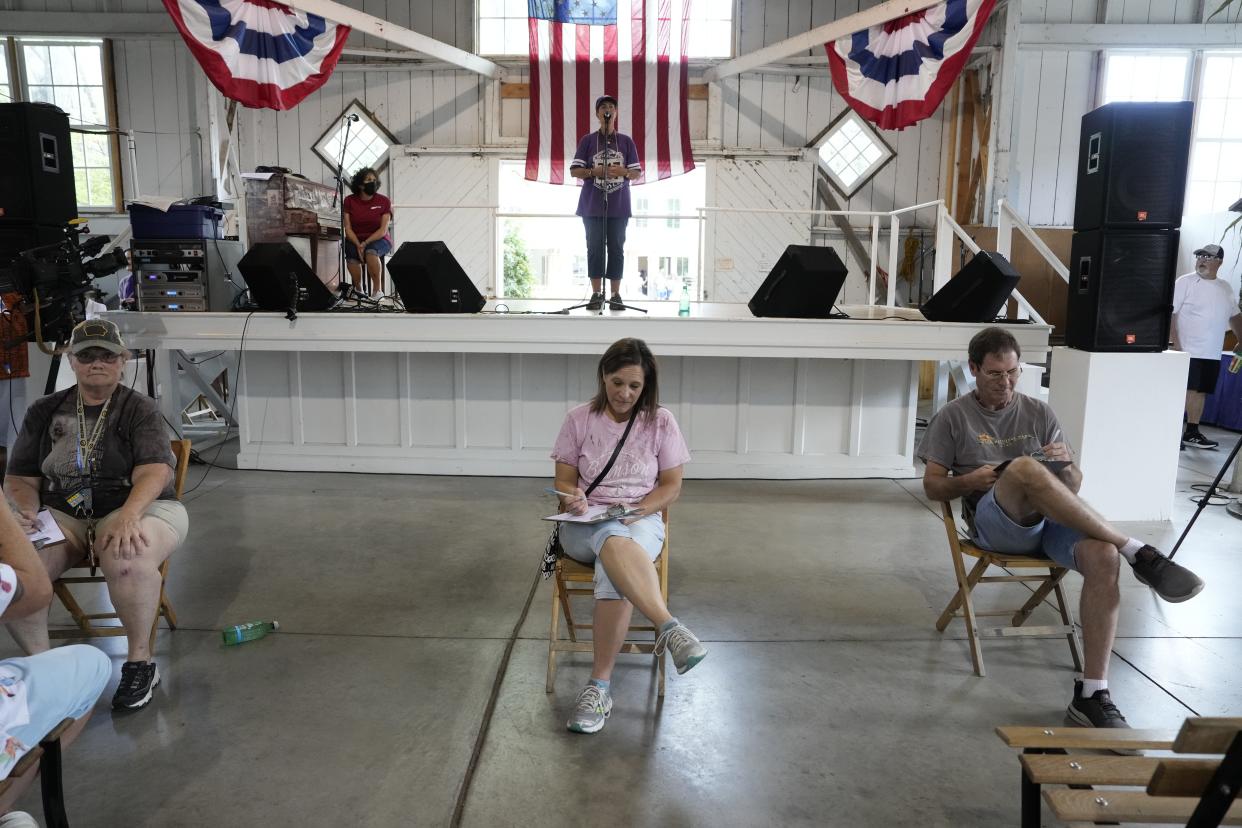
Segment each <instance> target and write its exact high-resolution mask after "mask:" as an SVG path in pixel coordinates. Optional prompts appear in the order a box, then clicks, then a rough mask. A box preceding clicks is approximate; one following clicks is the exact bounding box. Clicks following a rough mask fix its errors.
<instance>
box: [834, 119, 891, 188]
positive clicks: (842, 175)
mask: <svg viewBox="0 0 1242 828" xmlns="http://www.w3.org/2000/svg"><path fill="white" fill-rule="evenodd" d="M894 155H896V153H894V152H893V150H892V148H891V147H890V146H889V145H888V144H886V143H884V139H883V138H881V137H880V136H879V135H878V134H877V133H876V131H875V130H874V129H872V128H871V125H870V124H868V123H867V122H866V121H864V120H863V119H862V117H861V116H860V115H859V114H858V113H857V112H855V111H854V110H852V109H847V110H846V111H845V112H843V113H842V114H841V115H840V116H839V117H838V118H837V119H836V120H835V121H833V122H832V126H831V127H829V129H828V132H827V134H825V135H824V138H823V140H822V141H821V142H820V145H819V158H820V161H821V162H823V167H824V169H825V171H826V172H827V173H828V179H829V180H830V181H831V182H832V184H833V186H834V187H836V188H837V189H838V190H840V191H841V194H842V195H844V196H845V197H846V198H848V197H849V196H852V195H853V194H854V193H856V192H857V191H858V188H859V187H861V186H862V185H864V184H866V183H867V181H869V180H870V179H871V177H872V176H873V175H875V174H876V173H877V172H879V171H880V170H881V169H882V168H883V167H884V165H885V164H887V163H888V162H889V161H890V160H892V158H893V156H894Z"/></svg>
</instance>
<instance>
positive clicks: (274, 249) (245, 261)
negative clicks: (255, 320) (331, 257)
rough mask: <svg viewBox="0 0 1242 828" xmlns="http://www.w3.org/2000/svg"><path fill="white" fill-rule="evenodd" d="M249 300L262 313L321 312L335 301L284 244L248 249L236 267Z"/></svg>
mask: <svg viewBox="0 0 1242 828" xmlns="http://www.w3.org/2000/svg"><path fill="white" fill-rule="evenodd" d="M237 269H238V270H239V271H241V275H242V278H243V279H245V280H246V287H248V288H250V299H251V301H252V302H254V304H256V305H258V306H259V307H260V308H261V309H263V310H266V311H290V310H293V311H322V310H327V309H328V308H330V307H332V305H333V304H335V302H336V297H335V296H333V295H332V291H330V290H328V289H327V287H325V286H324V283H323V282H321V281H319V277H318V276H316V275H315V271H313V270H311V269H310V265H308V264H307V263H306V260H305V259H303V258H302V257H301V256H300V255H299V254H298V251H296V250H294V249H293V245H291V244H289V243H288V242H260V243H259V244H252V245H250V249H249V250H247V251H246V255H245V256H242V257H241V261H239V262H238V263H237Z"/></svg>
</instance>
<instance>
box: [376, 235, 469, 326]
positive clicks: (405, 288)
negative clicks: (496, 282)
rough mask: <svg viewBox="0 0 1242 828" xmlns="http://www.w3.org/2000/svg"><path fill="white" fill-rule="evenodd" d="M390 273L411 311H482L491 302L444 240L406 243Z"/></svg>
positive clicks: (392, 261)
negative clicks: (472, 280)
mask: <svg viewBox="0 0 1242 828" xmlns="http://www.w3.org/2000/svg"><path fill="white" fill-rule="evenodd" d="M388 274H389V275H390V276H392V283H393V284H394V285H396V287H397V293H398V294H400V296H401V304H402V305H404V306H405V309H406V311H407V312H409V313H478V312H479V311H481V310H483V306H484V305H486V304H487V300H486V299H484V298H483V294H481V293H479V289H478V288H476V287H475V286H474V282H471V281H470V277H469V276H467V275H466V271H464V270H462V269H461V265H460V264H458V263H457V259H456V258H454V257H453V254H452V252H451V251H450V250H449V249H448V246H447V245H446V244H445V243H444V242H442V241H421V242H405V243H404V244H402V245H401V246H400V247H398V248H397V252H396V253H393V254H392V257H391V258H390V259H389V260H388Z"/></svg>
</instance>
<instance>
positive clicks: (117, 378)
mask: <svg viewBox="0 0 1242 828" xmlns="http://www.w3.org/2000/svg"><path fill="white" fill-rule="evenodd" d="M68 356H69V364H70V366H71V367H72V368H73V373H74V375H75V376H76V377H77V380H78V382H77V385H75V386H74V387H72V388H69V389H66V390H64V391H57V392H56V393H54V394H49V395H48V396H46V397H42V398H40V399H39V400H37V401H35V402H34V403H32V404H31V405H30V407H29V408H28V409H27V411H26V419H25V421H24V422H23V423H22V429H21V433H20V434H18V437H17V441H16V442H15V443H14V445H13V446H12V447H11V449H10V451H9V465H8V470H7V473H6V474H5V478H4V490H5V493H6V494H7V495H8V498H9V502H10V504H11V505H12V507H13V509H14V511H15V512H16V513H17V516H18V522H19V524H21V525H22V527H23V528H24V529H25V530H26V531H27V532H32V531H33V530H34V529H35V528H36V523H35V520H36V516H37V514H38V512H39V509H40V508H47V509H50V510H51V513H52V516H53V517H54V518H55V520H56V523H57V524H59V526H60V528H61V530H62V531H63V532H64V534H65V538H66V542H65V543H61V544H55V545H51V546H45V547H44V548H43V549H41V550H40V552H39V556H40V557H41V558H42V559H43V562H44V564H45V565H46V566H47V571H48V575H49V576H50V577H51V578H52V579H53V580H55V579H56V578H58V577H60V575H61V573H63V572H64V571H65V570H66V569H68V568H70V567H71V566H78V565H83V564H85V563H86V562H87V561H95V562H96V563H97V564H98V566H99V568H100V569H101V570H103V574H104V578H105V579H106V580H107V583H108V593H109V596H110V597H111V599H112V604H113V606H115V607H116V611H117V615H119V616H120V619H121V623H123V624H124V625H125V628H126V629H127V630H129V632H130V635H129V639H128V644H129V654H128V657H127V660H126V662H125V664H124V665H123V666H122V667H121V682H120V685H119V686H118V687H117V690H116V695H115V696H113V698H112V706H113V707H119V708H130V709H137V708H140V707H143V706H144V705H146V704H147V703H148V702H150V701H151V696H152V693H153V692H154V690H155V687H156V685H157V684H159V682H160V673H159V670H158V668H157V667H156V665H155V662H154V661H152V660H151V642H150V640H149V638H148V631H149V630H150V629H151V624H152V623H153V622H154V621H155V616H156V612H158V610H159V600H160V573H159V567H160V564H162V563H163V562H164V561H165V560H166V559H167V558H168V556H169V555H171V554H172V553H173V550H175V549H176V548H177V547H178V546H180V545H181V543H182V541H184V540H185V536H186V533H187V531H188V529H189V519H188V517H187V515H186V511H185V507H184V506H182V505H181V503H180V502H179V501H178V500H177V499H176V495H175V492H174V489H173V469H174V464H175V462H176V461H175V458H174V457H173V454H172V448H171V446H170V444H169V436H168V432H167V430H166V429H165V427H164V422H163V419H162V418H161V416H160V412H159V409H158V408H157V407H156V404H155V401H154V400H152V399H151V398H150V397H147V396H145V395H143V394H139V393H137V392H135V391H133V390H131V389H129V388H126V387H125V386H124V385H123V384H122V383H121V375H122V372H123V370H124V368H125V361H126V360H127V359H128V358H129V356H130V354H129V351H128V350H126V348H125V343H124V341H123V340H122V339H121V333H120V331H119V330H118V329H117V327H116V325H115V324H113V323H112V322H108V321H105V320H100V319H95V320H88V321H86V322H82V323H81V324H79V325H78V326H77V327H75V328H74V329H73V334H72V336H71V338H70V342H69V355H68ZM92 533H93V542H92V540H91V536H92ZM8 627H9V631H10V632H11V633H12V635H13V638H14V640H16V641H17V643H18V645H19V646H20V647H21V648H22V649H23V650H25V651H26V652H27V653H28V654H33V653H41V652H44V651H45V650H47V649H48V648H49V646H50V644H49V641H48V634H47V609H46V608H45V609H43V610H42V611H40V612H36V613H34V614H33V615H31V616H29V617H26V618H23V619H20V620H15V621H10V622H8Z"/></svg>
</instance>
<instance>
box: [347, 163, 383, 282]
mask: <svg viewBox="0 0 1242 828" xmlns="http://www.w3.org/2000/svg"><path fill="white" fill-rule="evenodd" d="M349 189H350V190H352V191H353V195H350V196H346V197H345V265H346V267H348V268H349V280H350V282H351V283H352V284H353V286H354V289H355V290H363V285H362V255H363V253H364V252H365V255H366V262H367V285H368V287H369V288H370V292H372V293H375V294H382V293H383V292H384V269H383V267H382V266H381V264H380V259H381V258H382V257H384V256H387V255H388V254H389V253H391V252H392V238H391V237H390V236H389V235H388V224H389V222H390V221H392V202H391V201H389V200H388V197H387V196H382V195H380V194H379V192H378V191H379V173H377V172H376V171H375V170H373V169H372V168H370V167H363V168H362V169H360V170H358V172H356V173H354V177H353V178H352V179H351V180H350V182H349Z"/></svg>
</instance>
